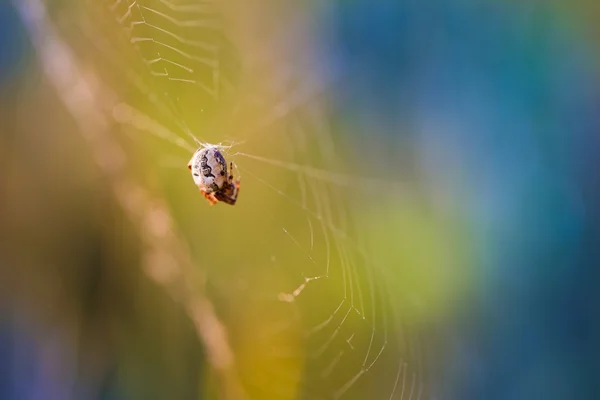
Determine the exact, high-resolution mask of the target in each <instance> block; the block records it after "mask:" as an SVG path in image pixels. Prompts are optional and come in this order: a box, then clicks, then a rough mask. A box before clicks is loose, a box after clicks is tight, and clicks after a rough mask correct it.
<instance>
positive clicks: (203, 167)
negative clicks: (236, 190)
mask: <svg viewBox="0 0 600 400" xmlns="http://www.w3.org/2000/svg"><path fill="white" fill-rule="evenodd" d="M188 167H189V168H190V170H191V171H192V177H193V179H194V183H195V184H196V185H197V186H198V187H201V188H202V187H204V188H206V192H207V193H213V192H217V191H219V190H221V189H223V188H224V187H225V186H226V184H227V162H226V161H225V157H223V155H222V154H221V152H220V151H219V150H218V149H217V148H216V147H213V146H211V147H204V148H201V149H198V150H196V152H195V153H194V155H193V156H192V159H191V160H190V162H189V164H188Z"/></svg>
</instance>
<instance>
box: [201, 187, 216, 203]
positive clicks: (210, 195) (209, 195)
mask: <svg viewBox="0 0 600 400" xmlns="http://www.w3.org/2000/svg"><path fill="white" fill-rule="evenodd" d="M200 192H201V193H202V195H203V196H204V197H205V198H206V200H208V202H209V203H210V205H211V206H213V205H215V204H217V203H218V202H219V200H217V199H216V197H215V195H214V194H213V193H207V192H206V189H204V188H202V189H200Z"/></svg>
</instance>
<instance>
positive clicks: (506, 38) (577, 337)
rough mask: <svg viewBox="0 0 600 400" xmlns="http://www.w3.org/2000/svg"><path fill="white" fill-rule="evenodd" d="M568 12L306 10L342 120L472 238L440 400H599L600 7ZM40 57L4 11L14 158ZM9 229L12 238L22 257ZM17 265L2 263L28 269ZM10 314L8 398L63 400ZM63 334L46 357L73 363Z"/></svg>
mask: <svg viewBox="0 0 600 400" xmlns="http://www.w3.org/2000/svg"><path fill="white" fill-rule="evenodd" d="M555 3H556V4H555ZM555 3H552V2H538V1H524V2H512V1H484V2H472V1H467V0H459V1H452V2H450V1H444V0H429V1H420V2H417V1H409V2H399V1H378V2H372V1H367V0H355V1H344V2H341V1H340V2H330V3H328V4H327V5H324V6H320V7H316V8H310V9H309V6H308V5H307V10H308V11H307V12H308V13H313V19H312V20H313V21H314V24H315V27H316V29H315V32H316V34H315V35H316V36H317V38H321V39H322V40H319V43H318V46H317V49H316V50H315V55H313V56H314V58H315V59H316V60H318V64H319V65H320V66H321V67H323V68H325V69H327V70H333V71H334V72H335V75H336V76H339V77H341V78H340V80H339V82H337V84H336V86H335V89H334V90H333V91H332V92H333V96H332V98H333V100H332V105H331V106H332V108H333V113H334V115H335V118H337V120H338V121H340V122H339V123H340V124H341V125H342V126H346V127H347V128H348V131H349V132H352V131H357V130H360V131H362V132H363V135H366V136H367V138H368V139H369V140H373V141H377V140H384V141H387V142H389V143H392V144H393V145H391V146H389V147H387V150H386V151H387V152H388V153H385V154H383V155H382V156H383V157H391V158H394V157H397V158H402V159H403V160H410V161H402V162H406V165H409V166H410V168H411V171H404V170H400V169H399V168H400V167H398V166H397V167H396V168H398V169H394V168H392V169H390V170H389V172H388V173H389V174H394V175H395V174H397V175H398V176H405V175H407V174H410V175H411V176H417V177H418V178H417V179H418V180H419V182H420V189H419V190H422V191H424V192H425V193H427V197H428V198H429V200H430V201H431V202H432V204H434V207H442V208H444V207H452V209H453V210H454V211H453V212H456V213H458V214H460V218H461V221H462V223H463V224H464V225H465V226H467V227H468V230H469V231H470V232H471V236H470V237H471V238H472V241H471V242H470V243H469V252H470V254H469V257H468V258H469V260H471V261H470V262H471V263H472V267H471V268H470V269H469V271H470V276H469V284H468V289H466V290H464V291H463V292H461V294H460V296H458V298H456V299H455V301H456V303H455V305H454V307H452V309H451V311H448V312H446V313H440V314H437V315H436V318H434V319H433V320H429V322H428V324H427V326H426V327H425V328H424V329H423V332H422V334H423V337H424V338H425V340H424V342H425V343H426V351H425V355H424V357H425V358H426V365H427V368H428V374H427V375H428V385H429V387H430V390H429V391H430V393H428V398H431V399H456V400H459V399H460V400H467V399H486V400H492V399H515V400H520V399H545V400H554V399H556V400H558V399H595V398H598V383H597V382H598V376H600V369H599V368H598V366H597V364H598V361H597V356H598V354H600V346H598V338H600V329H599V327H600V324H599V321H600V319H599V318H598V315H599V314H598V305H599V304H600V299H599V298H598V297H599V295H598V290H597V285H598V282H600V276H599V275H600V274H599V272H598V271H599V268H598V266H599V265H600V246H599V243H600V218H599V217H600V214H599V212H598V205H599V204H600V180H599V178H598V176H599V171H600V161H599V160H600V158H599V157H598V154H599V151H600V134H599V132H600V79H599V77H600V74H599V71H600V70H599V66H598V60H599V59H600V48H599V45H600V40H598V37H599V36H597V33H598V32H597V30H596V28H595V22H594V20H593V18H592V16H594V15H598V12H599V10H600V6H597V5H595V4H593V3H591V2H587V3H586V2H572V3H569V4H567V3H566V2H565V3H562V2H555ZM595 30H596V31H595ZM31 51H32V50H31V48H30V44H29V43H28V41H27V39H26V35H25V33H24V30H23V27H22V26H21V25H20V23H19V20H18V17H17V16H16V14H15V12H14V10H13V9H12V8H11V6H10V5H8V4H7V3H2V4H0V105H1V108H2V109H0V124H1V125H0V131H1V132H2V139H1V140H2V147H4V148H5V149H9V147H8V144H9V143H10V142H11V141H12V140H14V136H15V135H16V134H17V131H16V130H15V129H14V128H13V126H12V125H11V121H13V118H14V117H13V112H12V111H11V110H13V111H14V108H11V107H13V106H14V104H12V103H13V99H14V98H15V96H16V93H17V92H18V91H19V90H23V87H25V86H27V82H29V81H30V80H31V79H32V78H31V77H30V76H32V75H31V74H33V76H34V78H33V79H34V80H35V79H39V78H35V76H36V74H38V73H36V72H33V73H32V72H28V70H30V69H35V68H34V67H33V66H32V65H33V64H34V62H33V61H32V57H31V56H30V55H31ZM365 131H366V132H372V136H369V134H365V133H364V132H365ZM9 151H10V150H6V152H9ZM6 152H5V151H1V152H0V155H2V154H3V155H4V156H6V155H7V153H6ZM402 162H401V163H400V165H403V164H402ZM0 165H2V164H1V163H0ZM0 190H1V189H0ZM12 201H14V199H13V200H12ZM448 204H451V205H450V206H449V205H448ZM1 215H2V214H0V216H1ZM11 234H12V233H11V231H10V228H9V227H7V226H5V229H2V237H3V238H4V239H3V242H5V243H6V244H7V245H8V243H9V241H8V237H9V235H11ZM3 244H4V243H3ZM3 247H4V246H3ZM3 252H4V250H3ZM5 254H6V256H5V257H3V260H2V261H1V264H2V265H1V266H2V269H3V270H8V269H10V268H15V267H16V266H17V264H11V262H10V259H11V258H10V257H9V256H8V254H9V253H5ZM90 279H92V278H90ZM92 280H93V279H92ZM5 282H8V281H5ZM0 288H2V284H0ZM5 293H10V291H8V290H7V291H5ZM0 299H2V297H1V296H0ZM11 304H13V303H11V302H10V301H4V302H3V304H2V308H0V312H1V313H2V314H0V315H2V317H3V318H2V320H1V321H0V322H1V325H0V398H2V399H15V400H17V399H18V400H25V399H61V398H63V397H62V395H61V393H64V392H63V391H64V390H67V389H65V388H62V389H61V388H58V387H57V386H60V385H61V381H60V379H58V378H56V377H48V376H46V375H44V373H43V368H41V367H40V365H42V364H43V360H44V359H45V358H44V357H51V355H49V354H41V353H40V351H38V347H36V345H35V344H33V343H32V342H31V341H30V340H29V338H28V337H27V336H24V335H23V334H22V331H21V330H20V328H19V326H17V325H16V324H15V323H14V317H13V314H14V309H11V307H12V306H9V305H11ZM5 306H6V307H5ZM32 323H34V322H32ZM49 340H52V338H50V339H49ZM61 340H66V339H64V338H62V339H61ZM61 340H57V343H54V345H53V346H51V348H50V350H48V348H47V347H44V349H45V350H44V351H45V352H48V351H57V352H59V353H61V354H64V353H63V352H69V351H75V350H74V349H73V348H72V346H70V345H69V343H68V341H67V343H65V342H61ZM52 348H53V349H52ZM198 354H200V350H198ZM40 368H41V369H40ZM90 379H91V378H90ZM190 379H191V378H190ZM101 381H102V382H103V383H100V384H99V386H101V388H100V389H98V390H97V392H95V393H97V394H96V396H98V397H90V398H102V399H121V398H123V399H124V398H127V396H126V394H123V393H117V391H115V390H111V387H112V385H114V379H113V378H111V376H110V375H109V376H105V377H104V378H103V379H102V380H101ZM81 384H84V383H81ZM55 386H56V387H55ZM85 392H86V391H85V390H83V391H82V392H80V393H85ZM48 393H54V394H52V395H49V394H48ZM180 396H181V397H175V398H188V397H185V396H186V395H183V394H182V395H180ZM81 398H88V397H85V396H83V397H81Z"/></svg>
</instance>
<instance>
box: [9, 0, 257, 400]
mask: <svg viewBox="0 0 600 400" xmlns="http://www.w3.org/2000/svg"><path fill="white" fill-rule="evenodd" d="M15 5H16V7H17V9H18V11H19V15H20V16H21V18H22V20H23V22H24V24H25V27H26V29H27V31H28V33H29V35H30V38H31V41H32V43H33V45H34V47H35V49H36V52H37V55H38V57H39V60H40V62H41V65H42V68H43V71H44V73H45V75H46V77H47V79H48V80H49V82H50V83H51V84H52V85H53V86H54V87H55V89H56V91H57V93H58V96H59V98H60V99H61V100H62V102H63V103H64V105H65V107H66V108H67V110H68V111H69V112H70V114H71V115H72V117H73V118H74V120H75V122H76V123H77V125H78V128H79V129H78V131H79V132H80V134H81V135H82V136H83V137H84V139H85V140H86V141H87V143H88V144H89V147H90V151H91V153H92V155H93V157H94V159H95V161H96V163H97V164H98V166H99V167H100V169H101V170H102V171H103V173H104V174H106V176H107V177H108V180H109V182H110V184H111V186H112V189H113V191H114V194H115V196H116V198H117V201H118V203H119V204H120V205H121V207H122V208H123V210H124V211H125V213H126V215H128V217H129V218H130V219H131V220H132V221H133V223H134V224H135V226H136V228H137V229H138V230H139V234H140V236H141V238H142V242H143V244H144V246H145V250H144V251H145V253H144V261H143V266H144V268H145V273H146V275H147V276H148V277H149V278H150V279H152V280H153V281H155V282H156V283H157V284H159V285H160V286H161V287H163V288H164V289H165V290H166V291H167V292H168V293H169V294H170V295H171V296H172V297H173V298H174V299H175V300H177V301H178V302H180V303H181V304H182V305H183V307H184V308H185V310H186V311H187V314H188V315H189V317H190V318H191V320H192V321H193V324H194V327H195V329H196V332H197V335H198V338H199V339H200V340H201V341H202V343H203V344H204V346H205V348H206V352H207V355H208V362H209V364H210V366H211V368H212V369H213V370H214V371H215V374H216V376H217V377H218V380H219V386H220V390H221V393H222V396H223V398H225V399H243V398H245V397H246V395H245V393H244V390H243V389H242V386H241V384H240V383H239V381H238V378H237V372H236V369H235V364H234V357H233V352H232V350H231V347H230V345H229V342H228V339H227V332H226V329H225V327H224V326H223V324H222V323H221V322H220V320H219V318H218V317H217V315H216V314H215V311H214V307H213V305H212V303H211V301H210V299H209V298H208V297H207V296H206V295H205V293H204V283H205V276H204V273H203V271H202V270H201V269H199V268H197V267H196V266H194V265H193V263H192V259H191V257H190V253H189V250H188V248H187V246H186V245H185V243H184V242H183V241H182V240H181V239H180V238H179V236H178V235H177V233H176V231H175V229H174V224H173V222H172V219H171V215H170V213H169V210H168V208H167V207H166V206H165V204H164V202H163V201H162V200H161V199H159V198H156V197H155V196H152V195H151V194H150V193H149V191H148V190H146V189H145V188H144V187H142V186H141V185H140V184H138V183H137V182H136V181H135V180H134V179H133V178H132V177H131V176H130V174H129V173H128V169H127V157H126V154H125V151H124V150H123V149H122V147H121V146H120V145H119V142H118V141H117V140H115V139H114V138H113V137H112V133H111V128H112V127H113V125H114V124H115V121H114V120H113V119H112V117H111V115H112V110H113V109H114V107H115V106H116V105H117V103H118V99H117V97H116V96H115V95H114V94H113V93H112V92H111V91H110V90H109V89H108V88H107V87H106V86H104V85H102V83H101V82H100V81H99V79H98V77H97V76H96V75H95V74H94V73H93V72H92V71H90V70H88V69H86V68H85V66H84V65H82V64H81V63H80V62H79V61H78V60H77V59H76V57H75V55H74V54H73V52H72V51H71V49H70V47H69V46H68V45H67V44H66V43H65V42H64V41H63V40H61V38H60V37H59V35H58V34H57V33H56V31H55V29H54V27H53V25H52V23H51V21H50V20H49V19H48V17H47V13H46V8H45V5H44V4H43V2H41V1H40V0H20V1H18V0H16V1H15Z"/></svg>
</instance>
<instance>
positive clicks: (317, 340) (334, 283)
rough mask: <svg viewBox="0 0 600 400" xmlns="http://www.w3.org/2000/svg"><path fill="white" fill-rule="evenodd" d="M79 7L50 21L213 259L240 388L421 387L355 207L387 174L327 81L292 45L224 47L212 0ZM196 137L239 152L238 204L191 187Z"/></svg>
mask: <svg viewBox="0 0 600 400" xmlns="http://www.w3.org/2000/svg"><path fill="white" fill-rule="evenodd" d="M79 7H80V8H79V9H76V8H75V6H73V5H69V6H64V7H60V6H57V7H56V8H55V9H54V10H53V14H54V19H55V20H56V21H57V22H58V26H59V27H60V28H61V29H62V30H63V31H64V34H65V37H69V38H70V40H69V42H70V43H72V45H73V47H74V48H76V49H77V50H78V53H79V54H80V55H81V57H82V59H84V60H86V66H88V67H91V68H94V69H97V70H98V72H100V75H101V76H102V77H103V79H105V80H106V82H107V83H108V84H109V85H110V87H111V89H112V90H113V91H114V93H115V94H116V95H117V96H118V102H117V103H118V105H117V106H116V107H114V109H113V110H112V114H113V116H114V119H115V122H116V123H118V124H119V126H120V129H121V131H122V132H123V133H124V134H126V135H127V137H128V138H130V140H131V141H130V143H131V147H130V150H131V152H132V153H133V154H135V155H136V156H137V157H138V158H139V159H140V163H141V164H142V165H143V166H144V167H143V168H144V170H145V171H146V172H147V174H148V175H149V176H156V177H158V178H159V179H158V180H159V181H160V182H161V184H162V185H163V188H164V190H165V193H167V197H168V199H169V201H170V203H171V206H172V209H173V213H174V215H175V217H176V218H177V220H178V222H179V224H180V226H181V227H182V228H183V231H184V232H185V233H186V235H187V237H188V241H189V243H190V245H191V246H192V247H193V250H194V251H195V254H196V258H197V262H198V264H199V265H201V266H202V267H203V268H206V269H208V270H209V273H210V283H211V285H212V287H213V292H214V298H215V301H216V302H217V305H218V306H219V309H220V315H221V317H222V318H223V320H224V321H225V323H226V325H227V327H228V331H229V335H230V338H231V340H232V343H233V345H234V349H235V352H236V362H237V364H238V368H239V372H240V379H241V380H242V382H243V383H244V384H245V386H246V387H247V388H248V393H249V394H250V395H251V397H252V398H258V399H267V398H276V399H279V398H306V399H319V398H323V399H338V398H343V399H354V398H356V399H364V398H372V399H419V398H422V397H424V394H423V392H424V388H423V371H422V367H421V358H422V357H421V354H420V343H419V341H418V338H417V337H416V336H414V335H412V334H411V333H410V330H409V329H405V327H404V326H403V325H402V323H401V321H402V320H401V315H400V314H401V313H400V310H399V307H397V303H398V302H399V301H401V297H400V296H398V295H397V294H394V293H390V291H389V290H388V288H387V286H386V283H385V271H386V269H389V266H387V265H385V263H382V262H379V261H378V260H377V258H376V257H374V256H373V254H372V250H370V249H369V243H368V240H367V238H365V233H364V229H365V227H364V226H363V225H364V223H363V218H361V212H363V210H364V209H369V208H370V209H376V208H377V198H380V197H381V194H379V195H378V196H377V198H373V197H374V196H372V195H371V193H373V192H374V191H375V192H376V193H381V191H382V190H381V187H382V185H384V187H386V188H388V189H386V192H387V193H393V192H394V189H397V188H396V187H395V186H394V182H389V181H386V182H384V181H382V180H378V179H376V178H373V177H372V176H371V175H370V174H371V170H370V169H369V170H366V171H365V170H364V169H363V166H361V165H359V164H361V163H362V162H361V163H357V162H353V160H362V158H361V157H362V156H361V155H360V154H356V153H355V151H353V150H352V149H353V148H355V147H356V145H357V144H361V143H362V142H361V141H360V140H361V139H360V138H348V137H345V136H344V135H343V134H342V133H340V132H339V130H337V129H336V127H335V122H334V121H333V120H332V116H331V113H329V112H328V111H327V110H328V104H329V102H330V96H329V95H330V94H331V91H332V90H333V88H334V86H335V85H334V84H333V82H332V80H331V79H330V78H329V77H328V78H323V76H322V75H320V76H319V74H315V73H314V71H315V69H314V68H306V67H307V65H309V61H307V60H305V59H303V57H306V58H308V57H307V55H306V54H304V53H303V54H300V55H298V54H296V55H295V59H294V60H291V61H290V60H285V61H284V60H281V59H277V57H275V55H273V53H269V51H268V50H265V49H271V52H275V53H276V51H273V45H272V43H271V44H265V45H264V46H261V43H254V45H255V47H253V48H252V51H248V50H247V49H241V50H240V49H238V48H236V44H235V41H233V42H230V41H229V40H228V39H227V37H228V36H227V35H226V34H227V33H228V28H231V26H232V25H231V21H225V20H224V19H223V17H222V15H221V14H220V12H219V11H220V10H219V8H218V6H217V5H215V3H213V2H203V1H185V2H183V1H175V0H154V1H152V0H144V1H133V0H107V1H105V2H104V3H102V2H100V4H86V5H83V4H82V5H80V6H79ZM280 33H281V32H280ZM232 36H235V35H232ZM258 40H259V39H257V41H258ZM250 41H252V40H251V39H250ZM275 47H276V46H275ZM286 56H287V54H286ZM309 71H312V73H311V72H309ZM240 121H243V122H240ZM364 140H365V141H366V140H367V139H366V138H365V139H364ZM353 142H355V143H354V145H353ZM202 143H220V144H222V146H223V147H222V148H223V152H224V154H225V157H226V159H227V161H233V162H234V163H235V165H236V168H234V174H235V175H236V177H238V176H240V177H241V182H242V184H241V194H240V198H239V200H238V204H237V205H236V206H235V207H228V206H225V205H222V204H219V205H217V206H215V207H214V208H210V207H209V206H208V204H205V200H204V199H203V198H202V197H201V196H200V195H199V193H197V189H196V188H195V187H193V184H192V183H191V177H190V176H189V173H188V171H187V170H186V169H185V165H186V163H187V161H188V159H189V158H190V157H191V154H192V152H193V151H194V150H195V149H196V148H197V147H198V146H199V145H200V144H202ZM374 164H377V162H376V161H374ZM171 167H176V168H171ZM365 204H367V205H368V207H366V206H365Z"/></svg>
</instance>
